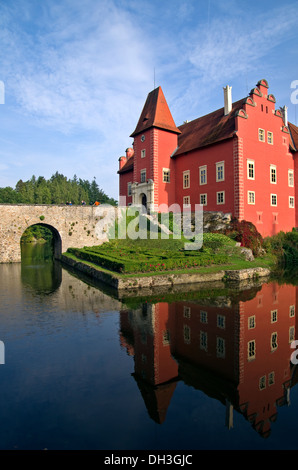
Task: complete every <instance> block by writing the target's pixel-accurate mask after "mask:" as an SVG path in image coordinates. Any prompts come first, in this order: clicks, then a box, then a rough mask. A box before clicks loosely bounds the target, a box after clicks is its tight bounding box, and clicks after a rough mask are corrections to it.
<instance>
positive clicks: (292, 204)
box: [289, 196, 295, 209]
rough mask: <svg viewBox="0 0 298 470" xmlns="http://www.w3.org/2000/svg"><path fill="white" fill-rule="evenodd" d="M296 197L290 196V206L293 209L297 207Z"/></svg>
mask: <svg viewBox="0 0 298 470" xmlns="http://www.w3.org/2000/svg"><path fill="white" fill-rule="evenodd" d="M294 201H295V199H294V196H289V207H291V208H292V209H293V208H294V207H295V202H294Z"/></svg>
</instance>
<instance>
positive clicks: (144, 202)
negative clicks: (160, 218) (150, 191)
mask: <svg viewBox="0 0 298 470" xmlns="http://www.w3.org/2000/svg"><path fill="white" fill-rule="evenodd" d="M140 199H141V201H140V202H141V204H142V211H143V213H147V196H146V194H144V193H142V194H141V196H140Z"/></svg>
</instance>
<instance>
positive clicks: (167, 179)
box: [162, 168, 170, 183]
mask: <svg viewBox="0 0 298 470" xmlns="http://www.w3.org/2000/svg"><path fill="white" fill-rule="evenodd" d="M162 180H163V182H164V183H169V182H170V170H169V168H163V169H162Z"/></svg>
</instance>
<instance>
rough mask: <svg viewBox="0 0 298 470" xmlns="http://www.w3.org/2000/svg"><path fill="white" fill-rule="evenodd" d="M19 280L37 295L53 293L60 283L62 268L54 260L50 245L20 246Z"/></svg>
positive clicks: (33, 244) (29, 244)
mask: <svg viewBox="0 0 298 470" xmlns="http://www.w3.org/2000/svg"><path fill="white" fill-rule="evenodd" d="M21 250H22V263H21V279H22V282H23V284H25V285H29V286H30V287H31V288H32V289H33V290H35V291H36V292H39V293H44V294H50V293H52V292H54V291H55V290H56V289H58V287H59V286H60V284H61V281H62V268H61V265H60V263H59V262H57V261H55V260H54V257H53V248H52V245H51V244H48V243H44V244H39V243H28V244H22V245H21Z"/></svg>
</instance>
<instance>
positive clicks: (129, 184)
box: [127, 182, 131, 196]
mask: <svg viewBox="0 0 298 470" xmlns="http://www.w3.org/2000/svg"><path fill="white" fill-rule="evenodd" d="M127 196H131V182H129V183H127Z"/></svg>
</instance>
